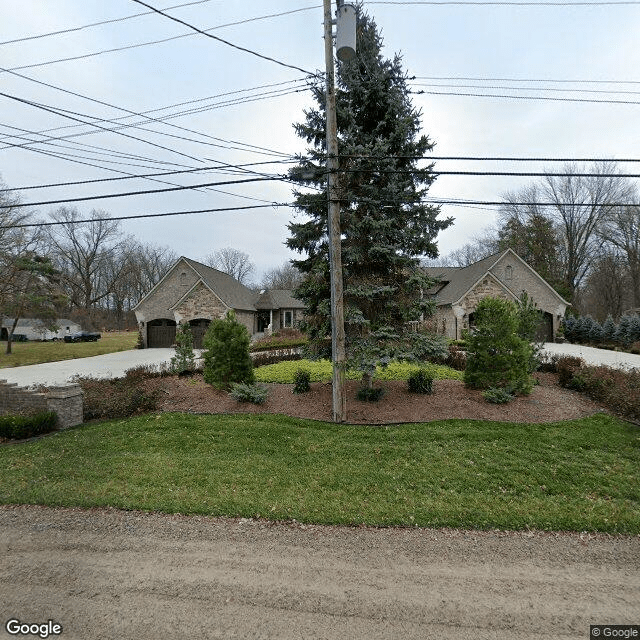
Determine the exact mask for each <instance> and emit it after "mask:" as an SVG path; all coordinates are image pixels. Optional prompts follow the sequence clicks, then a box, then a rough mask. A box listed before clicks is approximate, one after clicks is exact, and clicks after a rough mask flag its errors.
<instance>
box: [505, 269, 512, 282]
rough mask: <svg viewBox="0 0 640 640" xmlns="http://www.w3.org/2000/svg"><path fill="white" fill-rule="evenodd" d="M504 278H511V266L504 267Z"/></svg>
mask: <svg viewBox="0 0 640 640" xmlns="http://www.w3.org/2000/svg"><path fill="white" fill-rule="evenodd" d="M504 279H505V280H512V279H513V267H505V270H504Z"/></svg>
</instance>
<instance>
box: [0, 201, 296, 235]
mask: <svg viewBox="0 0 640 640" xmlns="http://www.w3.org/2000/svg"><path fill="white" fill-rule="evenodd" d="M293 206H295V205H293V204H290V203H286V202H273V203H271V204H262V205H259V204H257V205H252V206H246V207H226V208H221V209H197V210H194V211H171V212H169V213H142V214H139V215H133V216H113V217H108V218H87V219H85V220H66V221H65V220H63V221H62V222H59V221H55V222H34V223H31V224H15V225H7V226H2V227H0V230H3V231H4V230H5V229H24V228H27V227H52V226H55V225H60V224H85V223H87V222H108V221H110V220H138V219H140V218H165V217H169V216H188V215H194V214H197V213H227V212H230V211H246V210H248V209H266V208H271V209H274V208H278V207H293Z"/></svg>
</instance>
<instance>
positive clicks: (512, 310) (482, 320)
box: [464, 298, 533, 394]
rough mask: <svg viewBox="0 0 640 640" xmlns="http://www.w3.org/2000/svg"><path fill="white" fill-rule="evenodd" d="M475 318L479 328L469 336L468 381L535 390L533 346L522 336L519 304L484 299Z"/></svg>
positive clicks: (482, 385)
mask: <svg viewBox="0 0 640 640" xmlns="http://www.w3.org/2000/svg"><path fill="white" fill-rule="evenodd" d="M475 317H476V330H475V332H474V333H473V334H472V335H470V336H469V338H468V343H469V352H468V357H467V366H466V369H465V373H464V381H465V384H466V385H467V386H468V387H472V388H474V389H490V388H491V387H499V388H503V389H504V388H510V389H512V390H514V391H516V392H517V393H522V394H528V393H531V390H532V389H533V378H532V376H531V362H532V348H531V345H530V344H529V343H528V342H527V341H526V340H525V339H523V338H521V337H520V336H519V335H518V328H519V319H518V312H517V307H516V305H515V304H514V303H513V302H510V301H507V300H501V299H498V298H484V299H483V300H481V301H480V302H479V303H478V306H477V307H476V311H475Z"/></svg>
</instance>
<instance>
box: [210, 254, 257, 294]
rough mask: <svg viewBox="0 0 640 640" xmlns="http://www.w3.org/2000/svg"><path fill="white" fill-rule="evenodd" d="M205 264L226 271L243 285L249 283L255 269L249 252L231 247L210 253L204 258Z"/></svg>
mask: <svg viewBox="0 0 640 640" xmlns="http://www.w3.org/2000/svg"><path fill="white" fill-rule="evenodd" d="M205 264H207V265H209V266H210V267H213V268H214V269H219V270H220V271H224V272H225V273H228V274H229V275H230V276H233V277H234V278H235V279H236V280H238V281H239V282H242V284H244V285H247V284H248V283H249V280H250V278H251V277H252V276H253V274H254V273H255V270H256V266H255V264H254V263H253V262H251V260H250V259H249V254H247V253H244V251H239V250H238V249H233V248H231V247H225V248H224V249H218V250H217V251H214V252H213V253H210V254H209V255H208V256H207V257H206V258H205Z"/></svg>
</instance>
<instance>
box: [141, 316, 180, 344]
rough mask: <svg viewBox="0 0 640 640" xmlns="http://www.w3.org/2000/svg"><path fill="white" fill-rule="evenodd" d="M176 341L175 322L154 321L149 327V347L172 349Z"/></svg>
mask: <svg viewBox="0 0 640 640" xmlns="http://www.w3.org/2000/svg"><path fill="white" fill-rule="evenodd" d="M175 341H176V322H175V320H164V319H163V320H152V321H151V322H149V324H148V325H147V346H148V347H149V348H150V349H152V348H160V347H170V346H171V345H173V343H174V342H175Z"/></svg>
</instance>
